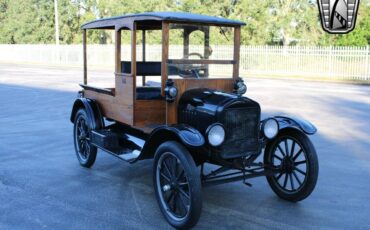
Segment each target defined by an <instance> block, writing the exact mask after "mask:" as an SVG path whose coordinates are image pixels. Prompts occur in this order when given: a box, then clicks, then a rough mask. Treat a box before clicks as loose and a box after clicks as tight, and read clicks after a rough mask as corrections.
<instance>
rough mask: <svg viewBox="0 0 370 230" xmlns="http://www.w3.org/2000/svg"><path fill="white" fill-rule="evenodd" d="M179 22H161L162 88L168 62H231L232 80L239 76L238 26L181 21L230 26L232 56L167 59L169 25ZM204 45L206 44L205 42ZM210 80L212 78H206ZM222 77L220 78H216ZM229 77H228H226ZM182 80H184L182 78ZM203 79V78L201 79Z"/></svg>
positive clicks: (165, 78)
mask: <svg viewBox="0 0 370 230" xmlns="http://www.w3.org/2000/svg"><path fill="white" fill-rule="evenodd" d="M171 24H179V22H177V21H176V22H171V21H163V22H162V66H161V71H162V90H163V89H164V86H165V84H166V81H167V79H168V65H169V64H174V63H176V64H221V65H222V64H232V65H233V71H232V78H233V79H234V80H236V79H238V78H239V57H240V26H225V25H222V24H208V23H191V22H181V24H186V25H194V26H218V27H232V28H233V30H234V33H233V35H234V36H233V37H231V39H233V58H232V59H230V60H219V59H217V60H214V59H169V33H170V25H171ZM205 46H206V44H205ZM206 79H207V80H210V81H212V80H213V79H214V78H206ZM218 79H222V78H218ZM227 79H230V78H227ZM182 80H186V78H183V79H182ZM203 80H204V79H203Z"/></svg>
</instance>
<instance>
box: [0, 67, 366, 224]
mask: <svg viewBox="0 0 370 230" xmlns="http://www.w3.org/2000/svg"><path fill="white" fill-rule="evenodd" d="M91 74H93V75H96V76H102V75H104V76H106V77H107V79H109V78H113V74H112V73H110V72H107V71H93V72H92V73H91ZM81 80H82V72H81V70H80V69H76V68H75V69H68V68H61V67H60V68H55V67H54V68H51V67H42V66H26V65H9V64H0V99H1V102H0V229H43V228H45V229H171V227H170V226H169V225H168V224H167V222H166V221H165V219H164V218H163V217H162V214H161V213H160V210H159V208H158V205H157V201H156V199H155V195H154V190H153V185H152V163H153V162H152V160H146V161H141V162H138V163H136V164H132V165H131V164H128V163H126V162H122V161H120V160H118V159H116V158H114V157H111V156H110V155H108V154H106V153H103V152H101V151H99V153H98V157H97V160H96V163H95V165H94V166H93V167H92V168H91V169H86V168H82V167H80V166H79V164H78V162H77V159H76V156H75V153H74V148H73V142H72V124H71V122H70V121H69V116H70V112H71V108H72V104H73V102H74V99H75V98H76V92H77V91H78V90H79V86H78V83H79V82H81ZM110 80H111V79H110ZM246 82H247V85H248V92H247V94H246V96H248V97H251V98H252V99H254V100H256V101H258V102H259V103H260V104H261V108H262V111H263V114H262V116H263V117H266V116H270V115H274V114H288V115H295V116H300V117H303V118H305V119H307V120H310V121H312V122H313V123H314V124H315V125H316V126H317V128H318V130H319V132H318V133H317V134H316V135H314V136H312V137H311V138H312V139H311V140H312V141H313V143H314V145H315V147H316V150H317V153H318V158H319V163H320V172H319V180H318V183H317V187H316V189H315V191H314V192H313V193H312V194H311V196H310V197H308V198H307V199H306V200H304V201H302V202H299V203H289V202H286V201H283V200H281V199H279V198H278V197H277V196H275V194H274V193H273V192H272V190H271V189H270V187H269V186H268V184H267V182H266V180H265V178H255V179H252V180H250V181H249V182H250V183H252V184H253V187H251V188H250V187H247V186H245V185H243V184H242V183H241V182H236V183H232V184H224V185H219V186H214V187H207V188H204V189H203V201H204V202H203V212H202V215H201V219H200V221H199V223H198V225H197V226H196V229H370V150H369V149H370V86H362V85H349V84H336V83H323V82H307V81H293V80H268V79H256V78H250V79H249V78H246Z"/></svg>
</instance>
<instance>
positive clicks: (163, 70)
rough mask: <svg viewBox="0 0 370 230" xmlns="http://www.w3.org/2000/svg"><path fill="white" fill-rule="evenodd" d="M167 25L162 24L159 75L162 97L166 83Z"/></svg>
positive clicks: (165, 23)
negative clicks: (160, 77) (160, 76)
mask: <svg viewBox="0 0 370 230" xmlns="http://www.w3.org/2000/svg"><path fill="white" fill-rule="evenodd" d="M168 36H169V24H168V23H167V22H162V65H161V75H162V91H161V94H162V96H164V88H165V86H166V81H167V77H168V76H167V59H168V49H169V41H168V40H169V37H168Z"/></svg>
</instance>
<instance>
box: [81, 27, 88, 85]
mask: <svg viewBox="0 0 370 230" xmlns="http://www.w3.org/2000/svg"><path fill="white" fill-rule="evenodd" d="M86 42H87V41H86V30H83V32H82V47H83V62H84V84H85V85H86V84H87V53H86V52H87V51H86Z"/></svg>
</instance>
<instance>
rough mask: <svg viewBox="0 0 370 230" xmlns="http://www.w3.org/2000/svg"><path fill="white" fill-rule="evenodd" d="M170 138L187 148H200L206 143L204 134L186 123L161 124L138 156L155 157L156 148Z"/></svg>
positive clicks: (143, 157) (142, 157)
mask: <svg viewBox="0 0 370 230" xmlns="http://www.w3.org/2000/svg"><path fill="white" fill-rule="evenodd" d="M170 140H176V141H179V142H180V143H181V144H183V145H184V146H185V147H187V148H190V149H191V148H199V147H201V146H203V145H204V143H205V139H204V137H203V135H202V134H201V133H200V132H199V131H198V130H197V129H195V128H193V127H191V126H189V125H185V124H179V125H171V126H167V125H164V126H160V127H158V128H156V129H154V130H153V131H152V133H151V134H150V136H149V138H148V139H147V141H146V142H145V145H144V147H143V150H142V152H141V154H140V156H139V157H138V160H140V159H147V158H153V156H154V153H155V151H156V149H157V148H158V147H159V145H161V144H162V143H164V142H166V141H170Z"/></svg>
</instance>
